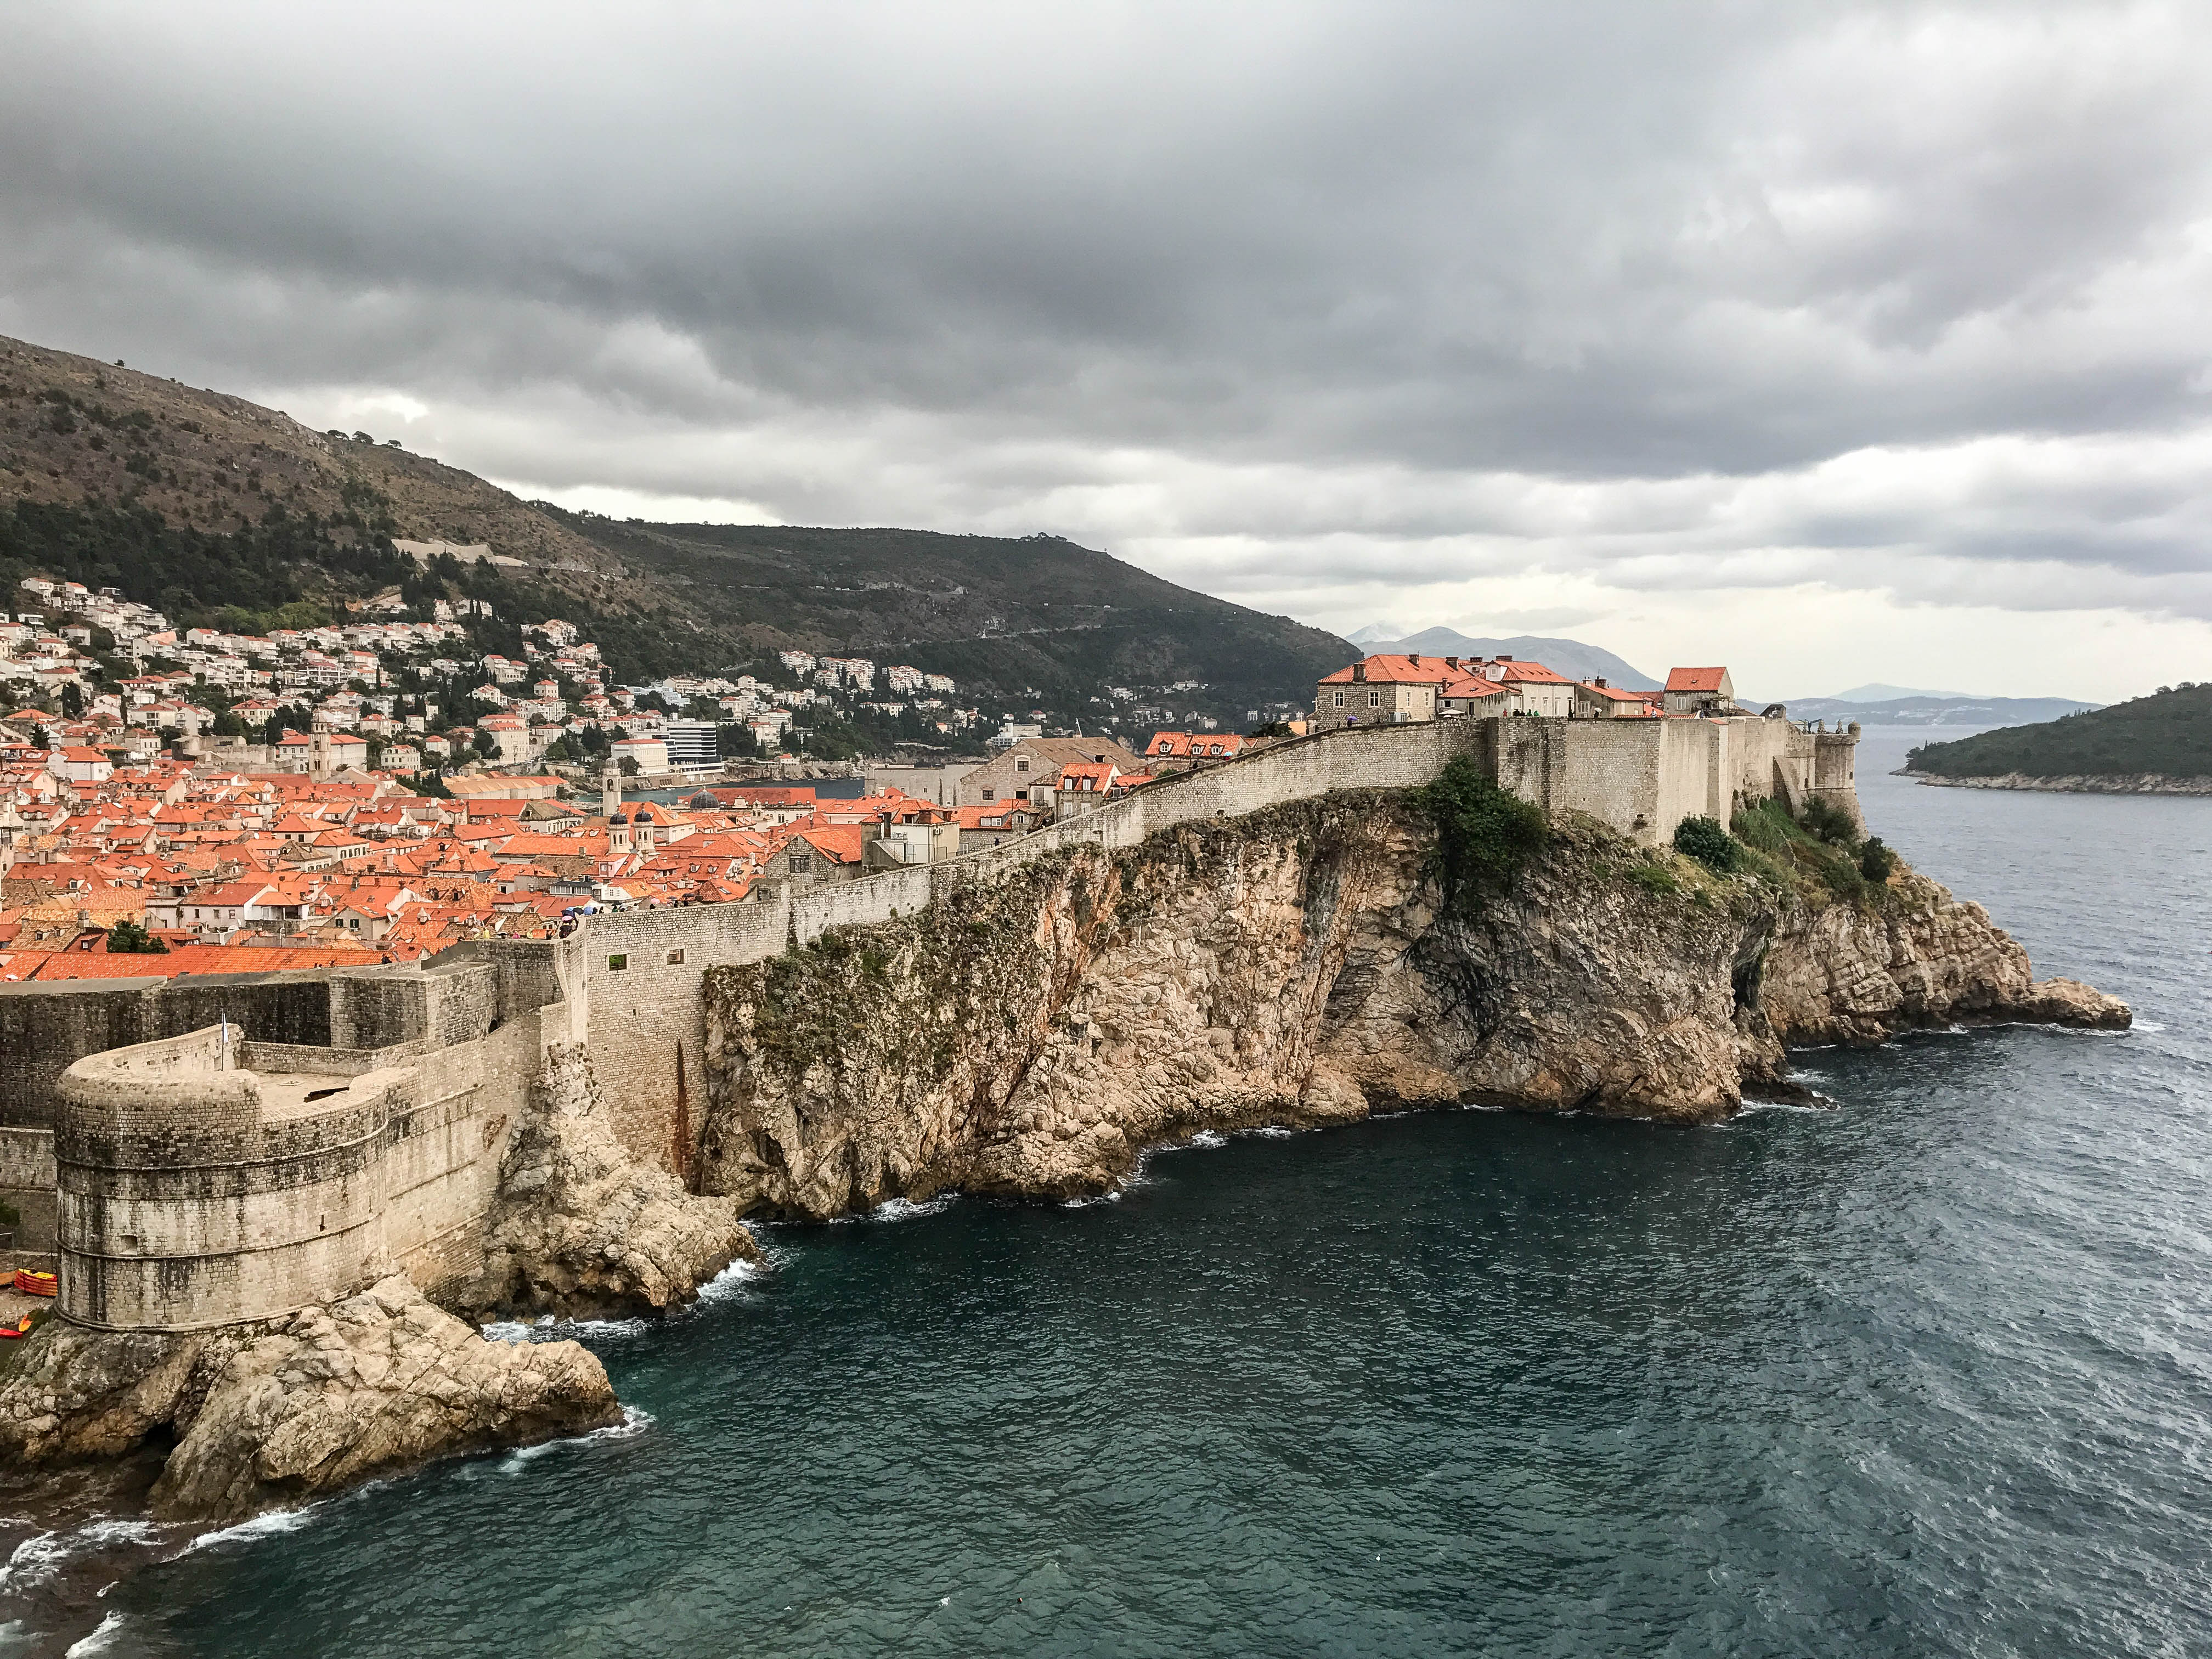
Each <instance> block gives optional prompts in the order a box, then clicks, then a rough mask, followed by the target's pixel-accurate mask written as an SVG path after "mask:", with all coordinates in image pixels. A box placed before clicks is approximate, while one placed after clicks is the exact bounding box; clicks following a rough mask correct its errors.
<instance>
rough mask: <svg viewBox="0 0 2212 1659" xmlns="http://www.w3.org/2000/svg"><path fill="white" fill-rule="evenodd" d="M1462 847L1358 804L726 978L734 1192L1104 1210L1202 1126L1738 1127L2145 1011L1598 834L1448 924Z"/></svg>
mask: <svg viewBox="0 0 2212 1659" xmlns="http://www.w3.org/2000/svg"><path fill="white" fill-rule="evenodd" d="M1429 851H1430V836H1429V832H1428V829H1427V827H1426V825H1425V821H1424V820H1422V819H1421V818H1420V817H1419V815H1418V814H1416V813H1414V812H1413V811H1411V810H1409V808H1408V806H1407V804H1406V803H1405V802H1404V801H1403V800H1402V799H1400V798H1397V797H1394V796H1390V795H1376V794H1340V795H1335V796H1331V797H1328V798H1327V799H1322V800H1317V801H1309V802H1302V803H1298V804H1297V805H1291V806H1285V807H1281V808H1276V809H1272V810H1270V811H1264V812H1260V813H1255V814H1254V815H1252V816H1251V817H1247V818H1243V819H1237V820H1234V821H1227V820H1225V821H1222V822H1219V823H1214V824H1210V825H1200V826H1185V827H1183V828H1182V829H1178V830H1176V831H1175V832H1172V833H1170V834H1168V835H1164V836H1157V837H1155V838H1153V839H1152V841H1149V842H1146V843H1145V844H1144V845H1143V846H1141V847H1139V848H1133V849H1128V850H1126V851H1121V852H1115V853H1108V852H1105V851H1103V850H1099V849H1084V850H1079V851H1076V852H1073V853H1067V854H1059V855H1056V856H1054V857H1053V858H1051V859H1048V860H1040V861H1039V862H1037V863H1036V864H1034V865H1031V866H1028V867H1026V868H1024V869H1022V870H1018V871H1016V872H1011V873H1009V874H1007V875H1006V876H1003V877H1001V878H998V879H997V880H995V881H990V882H978V883H976V884H973V885H971V886H969V887H968V888H965V889H963V890H960V891H958V892H957V893H956V894H954V895H953V896H951V897H950V898H947V899H944V900H940V901H939V902H938V903H936V904H933V906H932V907H931V908H929V909H928V910H927V911H925V912H923V913H921V914H920V915H915V916H914V917H911V918H905V919H902V920H898V921H891V922H888V923H883V924H878V925H875V926H872V927H854V928H848V929H841V930H838V931H836V932H834V933H830V934H828V935H825V936H824V937H823V939H820V940H817V942H816V943H814V944H813V945H810V946H808V947H806V948H805V949H804V950H802V951H796V952H793V953H791V954H788V955H787V956H784V957H778V958H775V959H774V960H771V961H769V962H765V963H757V964H750V965H747V966H744V967H740V968H726V969H715V970H714V971H713V972H712V973H711V974H710V975H708V987H707V998H708V1054H707V1060H708V1115H707V1121H706V1126H705V1130H704V1133H703V1137H702V1148H701V1173H702V1185H704V1186H705V1187H706V1188H708V1190H710V1191H714V1192H720V1193H724V1194H728V1195H730V1196H731V1197H732V1199H734V1200H736V1202H737V1205H738V1207H739V1208H740V1209H743V1210H746V1211H754V1210H758V1211H762V1212H767V1213H771V1214H776V1215H786V1216H794V1217H810V1218H822V1217H827V1216H829V1215H834V1214H837V1213H840V1212H845V1211H848V1210H852V1209H856V1208H863V1207H866V1206H872V1205H874V1204H877V1203H879V1202H881V1201H882V1200H884V1199H887V1198H891V1197H897V1196H905V1197H919V1196H923V1195H926V1194H929V1193H931V1192H933V1191H937V1190H940V1189H943V1188H951V1187H961V1188H967V1189H969V1190H980V1191H987V1192H991V1191H995V1192H1003V1193H1008V1194H1029V1195H1039V1196H1071V1195H1076V1194H1085V1193H1093V1192H1097V1191H1099V1190H1102V1189H1104V1188H1109V1187H1110V1186H1111V1185H1112V1184H1114V1183H1115V1182H1117V1181H1119V1180H1120V1179H1121V1177H1122V1176H1124V1175H1126V1174H1127V1171H1128V1170H1130V1168H1131V1167H1132V1166H1133V1164H1134V1162H1135V1160H1136V1158H1137V1157H1138V1156H1139V1153H1140V1152H1142V1151H1143V1149H1144V1148H1145V1147H1146V1146H1150V1145H1153V1144H1157V1143H1158V1142H1160V1141H1162V1140H1165V1139H1171V1138H1174V1137H1176V1136H1178V1135H1181V1134H1183V1133H1188V1132H1190V1131H1192V1130H1194V1129H1197V1128H1201V1127H1238V1126H1243V1125H1250V1124H1257V1123H1262V1122H1276V1123H1289V1124H1317V1123H1325V1122H1330V1121H1342V1120H1346V1119H1351V1118H1356V1117H1359V1116H1363V1115H1365V1114H1366V1113H1367V1112H1369V1111H1370V1109H1374V1108H1375V1107H1376V1106H1378V1105H1393V1106H1395V1105H1429V1104H1443V1103H1457V1102H1468V1101H1481V1102H1486V1103H1498V1104H1504V1105H1510V1106H1516V1107H1524V1108H1533V1109H1580V1110H1589V1111H1599V1112H1607V1113H1615V1114H1622V1115H1638V1116H1645V1117H1656V1118H1662V1119H1674V1120H1682V1121H1699V1120H1708V1119H1711V1118H1716V1117H1719V1116H1723V1115H1727V1114H1728V1113H1729V1112H1732V1111H1734V1110H1735V1109H1736V1108H1737V1107H1738V1106H1739V1105H1740V1104H1741V1100H1742V1097H1743V1091H1744V1090H1745V1088H1746V1087H1747V1086H1749V1087H1752V1088H1754V1089H1757V1088H1760V1087H1782V1086H1786V1085H1785V1083H1784V1079H1785V1078H1786V1073H1787V1066H1786V1062H1785V1060H1784V1052H1783V1044H1784V1042H1785V1041H1797V1040H1805V1041H1824V1040H1831V1039H1834V1038H1837V1037H1838V1036H1841V1037H1844V1038H1849V1039H1856V1040H1871V1039H1875V1038H1878V1037H1880V1036H1883V1035H1886V1034H1887V1032H1889V1031H1891V1030H1895V1029H1898V1028H1899V1027H1900V1026H1903V1025H1908V1024H1926V1023H1933V1022H1945V1023H1948V1022H1949V1021H1951V1020H1954V1019H1959V1018H1978V1019H1996V1018H2061V1019H2065V1020H2068V1021H2069V1022H2070V1023H2082V1024H2091V1023H2104V1024H2124V1021H2125V1018H2126V1011H2125V1009H2124V1006H2121V1005H2118V1004H2117V1003H2113V1002H2111V1001H2110V1000H2109V999H2103V998H2100V997H2099V996H2098V995H2097V994H2096V993H2094V992H2091V991H2088V990H2087V987H2071V988H2069V987H2066V986H2065V984H2064V982H2062V981H2054V982H2051V984H2049V985H2045V986H2040V987H2038V986H2033V985H2031V984H2030V982H2029V980H2028V977H2027V958H2026V956H2025V953H2024V952H2022V951H2021V950H2020V947H2019V946H2018V945H2015V944H2014V943H2013V942H2012V941H2011V940H2010V939H2007V938H2006V937H2005V936H2004V935H2003V934H2002V933H1999V932H1998V931H1997V930H1996V929H1995V928H1994V927H1991V926H1990V922H1989V919H1988V917H1987V915H1985V914H1984V912H1983V911H1982V910H1981V909H1980V908H1979V907H1978V906H1974V905H1966V904H1960V903H1958V902H1956V901H1954V900H1953V899H1952V898H1951V897H1950V896H1949V895H1948V894H1947V893H1945V892H1944V891H1943V890H1942V889H1941V888H1940V887H1937V886H1936V884H1934V883H1932V882H1926V881H1924V880H1923V879H1922V878H1917V877H1911V876H1905V877H1902V878H1900V879H1899V885H1898V886H1897V887H1895V888H1893V890H1891V891H1890V892H1888V893H1887V894H1885V895H1884V896H1882V898H1881V902H1878V903H1875V904H1872V905H1870V906H1869V908H1866V909H1865V910H1863V911H1862V910H1856V909H1852V908H1850V907H1849V906H1844V905H1841V904H1832V905H1826V906H1824V907H1819V908H1811V907H1808V906H1807V905H1806V904H1805V903H1804V902H1802V900H1799V899H1797V898H1796V897H1795V896H1792V895H1789V894H1784V893H1781V892H1778V891H1777V890H1774V889H1772V888H1771V887H1769V886H1766V885H1764V884H1761V883H1759V882H1758V881H1755V880H1752V879H1748V878H1734V879H1723V878H1716V877H1711V876H1710V875H1707V874H1706V873H1705V872H1702V871H1701V870H1699V869H1698V868H1697V867H1696V866H1689V865H1687V864H1686V862H1685V861H1683V860H1673V861H1672V864H1671V867H1668V868H1666V869H1663V870H1658V871H1655V869H1654V866H1651V865H1650V863H1649V862H1648V860H1646V859H1645V858H1644V855H1643V854H1639V853H1638V851H1637V850H1636V849H1635V848H1632V847H1631V846H1630V845H1629V844H1628V843H1626V842H1622V841H1620V840H1619V839H1618V838H1617V837H1614V836H1611V835H1610V834H1609V833H1608V832H1606V831H1605V830H1603V829H1601V828H1600V827H1598V826H1596V825H1595V824H1594V823H1590V822H1589V821H1587V820H1581V819H1575V818H1569V819H1566V820H1565V821H1564V822H1562V823H1559V824H1557V825H1555V826H1554V834H1553V844H1552V848H1551V849H1550V851H1549V852H1548V853H1547V854H1545V855H1544V856H1543V857H1541V859H1539V860H1537V861H1536V862H1535V863H1534V865H1532V866H1530V867H1529V868H1528V869H1527V870H1525V871H1524V872H1522V875H1521V876H1520V878H1518V879H1517V880H1516V883H1515V884H1514V886H1513V888H1512V890H1510V893H1508V894H1506V895H1505V896H1502V897H1499V898H1497V899H1494V900H1492V901H1490V902H1487V903H1486V904H1484V905H1482V906H1480V907H1479V908H1475V909H1474V911H1473V912H1472V913H1471V914H1468V915H1442V914H1440V907H1441V896H1440V894H1439V892H1438V890H1437V885H1436V884H1435V882H1434V881H1433V880H1432V879H1431V876H1430V874H1429V869H1430V857H1429ZM1639 871H1641V872H1644V873H1643V874H1642V875H1641V876H1639V874H1638V872H1639ZM1655 889H1656V890H1655Z"/></svg>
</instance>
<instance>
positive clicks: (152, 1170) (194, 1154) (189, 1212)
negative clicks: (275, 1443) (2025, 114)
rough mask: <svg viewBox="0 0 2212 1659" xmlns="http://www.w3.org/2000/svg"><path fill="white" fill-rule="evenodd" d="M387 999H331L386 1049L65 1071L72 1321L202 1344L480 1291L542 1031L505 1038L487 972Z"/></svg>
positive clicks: (66, 1255)
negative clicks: (366, 1301) (357, 1304)
mask: <svg viewBox="0 0 2212 1659" xmlns="http://www.w3.org/2000/svg"><path fill="white" fill-rule="evenodd" d="M538 959H539V962H538V965H540V966H550V961H551V952H550V951H541V952H539V953H538ZM514 969H515V971H513V972H512V973H510V974H508V975H506V976H504V977H505V979H506V981H507V983H509V984H510V985H517V986H521V985H527V984H528V983H529V982H530V981H531V979H532V973H533V971H534V970H533V969H532V963H531V962H530V960H529V959H528V958H527V957H525V958H524V959H523V960H522V961H521V962H520V963H517V964H515V965H514ZM383 979H384V982H383V983H380V984H378V985H376V986H374V987H367V988H364V987H361V986H360V985H358V984H357V983H347V982H345V981H337V980H333V981H331V987H332V990H333V1006H339V1007H343V1008H344V1009H346V1010H347V1011H348V1012H346V1013H345V1014H344V1015H343V1017H342V1018H340V1019H339V1021H338V1022H337V1023H338V1024H339V1026H340V1028H341V1030H350V1031H351V1032H352V1033H354V1034H356V1035H359V1034H364V1033H367V1034H374V1035H397V1036H399V1037H400V1039H401V1040H400V1041H398V1042H394V1043H392V1044H389V1045H387V1046H385V1047H381V1048H359V1047H343V1046H341V1047H331V1046H328V1045H319V1044H313V1043H300V1042H258V1041H254V1040H252V1034H251V1032H250V1030H241V1029H240V1026H239V1025H238V1024H229V1025H228V1026H224V1025H220V1024H219V1025H217V1026H216V1027H212V1028H209V1029H204V1030H199V1031H195V1032H191V1033H189V1034H186V1035H185V1036H179V1037H171V1038H166V1039H161V1040H157V1041H155V1042H149V1043H142V1044H137V1045H133V1046H131V1047H127V1048H118V1049H114V1050H111V1051H108V1052H105V1053H101V1054H93V1055H88V1056H85V1057H83V1058H82V1059H80V1060H77V1061H76V1062H75V1063H74V1064H72V1065H71V1066H70V1068H69V1070H68V1071H67V1072H66V1073H64V1076H63V1078H62V1079H61V1082H60V1084H59V1086H58V1096H59V1098H60V1101H61V1111H60V1116H59V1121H58V1126H57V1130H56V1133H55V1138H54V1155H55V1164H56V1175H57V1177H58V1197H59V1215H58V1237H59V1246H60V1255H61V1261H62V1294H61V1298H60V1303H61V1309H62V1311H63V1312H64V1314H65V1315H67V1316H69V1317H70V1318H71V1319H72V1320H75V1321H76V1322H78V1323H81V1324H87V1325H93V1326H96V1327H100V1328H116V1329H132V1330H143V1329H162V1330H189V1329H200V1328H207V1327H210V1326H215V1325H222V1324H230V1323H235V1322H240V1321H245V1320H253V1319H264V1318H269V1317H272V1316H276V1315H279V1314H283V1313H287V1312H289V1311H291V1310H295V1309H297V1308H300V1307H304V1306H306V1305H307V1304H311V1303H317V1302H325V1301H328V1300H330V1299H331V1298H332V1297H339V1296H343V1295H344V1294H346V1293H348V1292H349V1291H353V1290H356V1289H357V1288H359V1287H360V1286H362V1285H366V1284H369V1283H373V1282H374V1281H375V1280H376V1279H380V1278H382V1277H384V1276H386V1274H388V1273H393V1272H399V1273H405V1274H407V1275H408V1277H409V1278H410V1279H413V1280H414V1281H415V1282H416V1284H417V1285H419V1286H421V1287H422V1289H423V1290H424V1291H428V1292H430V1293H432V1294H436V1293H439V1292H440V1291H445V1290H447V1289H449V1288H453V1287H454V1286H455V1285H458V1284H459V1282H462V1281H465V1279H469V1278H472V1277H473V1276H474V1275H475V1274H476V1273H477V1271H478V1270H479V1267H480V1265H481V1261H482V1257H483V1245H482V1237H481V1233H482V1228H483V1223H484V1220H485V1218H486V1215H487V1212H489V1209H490V1208H491V1206H492V1202H493V1200H494V1198H495V1194H496V1190H497V1186H498V1178H499V1169H500V1161H501V1157H502V1156H503V1154H504V1152H505V1151H506V1148H507V1142H508V1139H510V1137H511V1135H512V1133H513V1126H514V1125H515V1123H516V1122H517V1121H519V1120H520V1118H521V1116H522V1114H523V1109H524V1106H525V1104H526V1099H527V1096H528V1091H529V1089H530V1087H531V1085H532V1083H533V1082H534V1081H535V1080H536V1079H538V1076H539V1074H540V1072H541V1070H542V1042H543V1036H542V1031H541V1024H540V1021H539V1019H538V1014H537V1012H536V1011H534V1010H533V1011H531V1012H528V1013H527V1014H522V1015H520V1017H517V1018H505V1017H503V1016H502V1014H501V1012H500V1000H499V987H500V985H501V982H502V975H501V973H500V972H499V970H498V969H496V968H495V966H494V965H493V964H492V963H489V962H487V961H483V960H468V959H461V960H456V961H453V962H450V963H446V964H444V965H442V966H441V967H438V968H435V969H433V970H432V971H428V972H423V971H419V970H413V969H410V970H405V971H404V972H401V973H398V974H393V973H391V972H390V971H389V970H384V972H383ZM455 1036H459V1037H460V1039H461V1040H459V1041H453V1040H452V1039H453V1038H454V1037H455Z"/></svg>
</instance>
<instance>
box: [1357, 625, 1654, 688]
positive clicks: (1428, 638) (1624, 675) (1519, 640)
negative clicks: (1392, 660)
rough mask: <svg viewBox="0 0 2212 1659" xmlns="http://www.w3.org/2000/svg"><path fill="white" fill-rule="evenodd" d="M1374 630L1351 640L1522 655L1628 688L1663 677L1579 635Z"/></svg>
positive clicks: (1415, 650) (1420, 649) (1382, 646)
mask: <svg viewBox="0 0 2212 1659" xmlns="http://www.w3.org/2000/svg"><path fill="white" fill-rule="evenodd" d="M1377 626H1378V627H1379V626H1380V624H1379V623H1378V624H1377ZM1374 631H1375V630H1374V629H1371V628H1363V629H1360V630H1359V633H1358V634H1355V635H1352V643H1353V644H1354V645H1357V646H1358V647H1361V648H1362V649H1363V650H1364V651H1366V652H1368V653H1370V654H1371V655H1375V656H1395V655H1398V654H1400V653H1407V654H1418V655H1420V656H1424V657H1501V656H1503V657H1518V658H1521V659H1523V660H1524V661H1530V662H1540V663H1542V664H1543V665H1545V666H1546V667H1547V668H1555V669H1557V670H1558V671H1559V672H1560V673H1562V674H1565V676H1566V677H1567V678H1569V679H1571V680H1587V679H1595V678H1601V679H1603V680H1605V681H1606V682H1607V684H1611V685H1617V686H1620V687H1621V688H1622V689H1623V690H1628V691H1656V690H1658V689H1659V682H1658V681H1657V680H1655V679H1653V678H1651V677H1650V675H1649V674H1645V673H1642V672H1640V671H1638V670H1636V669H1634V668H1632V667H1630V666H1629V665H1628V664H1626V663H1625V662H1623V661H1622V660H1621V659H1620V658H1619V657H1616V656H1614V655H1613V653H1612V652H1610V651H1606V650H1601V649H1600V648H1599V647H1596V646H1595V645H1584V644H1583V642H1582V641H1580V640H1547V639H1541V638H1539V637H1538V636H1537V635H1534V634H1518V635H1515V636H1514V637H1513V638H1511V639H1510V640H1474V639H1469V638H1468V636H1467V635H1464V634H1457V633H1454V632H1453V631H1452V630H1451V629H1449V628H1431V629H1425V630H1424V631H1422V632H1421V633H1419V634H1414V635H1410V636H1408V637H1407V638H1404V639H1397V640H1370V639H1365V638H1362V637H1361V635H1368V634H1371V633H1373V632H1374Z"/></svg>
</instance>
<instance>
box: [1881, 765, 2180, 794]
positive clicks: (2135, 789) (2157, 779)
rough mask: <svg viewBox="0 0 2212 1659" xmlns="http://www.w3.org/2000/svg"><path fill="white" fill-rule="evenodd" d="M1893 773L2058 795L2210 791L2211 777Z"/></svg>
mask: <svg viewBox="0 0 2212 1659" xmlns="http://www.w3.org/2000/svg"><path fill="white" fill-rule="evenodd" d="M1896 775H1898V776H1899V777H1907V778H1913V779H1917V781H1920V782H1922V783H1924V784H1928V785H1929V786H1931V787H1935V788H1939V789H2038V790H2044V791H2047V792H2049V793H2054V794H2060V795H2212V778H2177V777H2169V776H2167V775H2166V774H2165V773H2163V772H2093V773H2079V774H2073V775H2066V776H2063V777H2056V778H2032V777H2030V776H2028V775H2027V773H2025V772H2005V773H2000V774H1996V775H1991V776H1986V777H1970V778H1947V777H1943V776H1942V775H1939V774H1937V773H1934V772H1916V771H1914V770H1913V769H1911V767H1909V766H1908V767H1905V768H1903V769H1901V770H1900V771H1899V772H1898V773H1897V774H1896Z"/></svg>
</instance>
